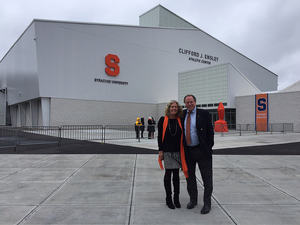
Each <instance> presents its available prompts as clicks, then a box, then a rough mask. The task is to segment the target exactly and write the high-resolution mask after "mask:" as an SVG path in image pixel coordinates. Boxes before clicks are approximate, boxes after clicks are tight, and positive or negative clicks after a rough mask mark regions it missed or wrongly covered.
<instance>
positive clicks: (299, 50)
mask: <svg viewBox="0 0 300 225" xmlns="http://www.w3.org/2000/svg"><path fill="white" fill-rule="evenodd" d="M0 3H1V4H0V59H2V58H3V57H4V55H5V54H6V53H7V52H8V50H9V49H10V47H11V46H12V45H13V44H14V43H15V41H16V40H17V39H18V38H19V37H20V35H21V34H22V33H23V32H24V30H25V29H26V28H27V27H28V25H29V24H30V23H31V22H32V20H33V19H34V18H36V19H51V20H64V21H79V22H96V23H107V24H124V25H138V24H139V16H140V15H142V14H143V13H145V12H147V11H148V10H150V9H152V8H154V7H155V6H157V5H158V4H160V5H162V6H164V7H165V8H167V9H169V10H170V11H172V12H173V13H175V14H177V15H178V16H180V17H181V18H183V19H185V20H187V21H188V22H190V23H192V24H193V25H195V26H197V27H198V28H200V29H201V30H203V31H204V32H206V33H208V34H210V35H211V36H213V37H215V38H216V39H218V40H220V41H221V42H223V43H225V44H226V45H228V46H230V47H231V48H233V49H235V50H236V51H238V52H240V53H241V54H243V55H245V56H246V57H248V58H250V59H252V60H254V61H255V62H257V63H258V64H260V65H262V66H263V67H265V68H267V69H268V70H270V71H272V72H273V73H275V74H277V75H278V84H279V86H278V90H281V89H283V88H285V87H287V86H289V85H291V84H293V83H295V82H297V81H299V80H300V0H114V1H107V0H0Z"/></svg>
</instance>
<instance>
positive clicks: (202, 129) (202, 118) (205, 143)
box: [182, 108, 214, 157]
mask: <svg viewBox="0 0 300 225" xmlns="http://www.w3.org/2000/svg"><path fill="white" fill-rule="evenodd" d="M186 113H187V110H184V111H183V122H182V124H183V129H185V128H184V120H185V116H186ZM196 128H197V134H198V138H199V143H200V149H201V150H202V151H204V153H205V155H206V156H207V157H212V147H213V146H214V129H213V126H212V120H211V116H210V114H209V112H208V111H206V110H203V109H198V108H197V109H196ZM183 134H184V145H185V148H186V147H187V144H186V140H185V131H184V132H183Z"/></svg>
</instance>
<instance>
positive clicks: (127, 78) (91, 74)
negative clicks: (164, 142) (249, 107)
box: [0, 5, 299, 126]
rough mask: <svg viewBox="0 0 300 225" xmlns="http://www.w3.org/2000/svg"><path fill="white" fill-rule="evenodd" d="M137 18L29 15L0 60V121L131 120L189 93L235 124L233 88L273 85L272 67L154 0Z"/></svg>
mask: <svg viewBox="0 0 300 225" xmlns="http://www.w3.org/2000/svg"><path fill="white" fill-rule="evenodd" d="M139 19H140V24H139V26H129V25H128V26H127V25H113V24H100V23H83V22H67V21H51V20H41V19H34V20H33V21H32V22H31V24H30V25H29V26H28V27H27V29H26V30H25V31H24V32H23V34H21V36H20V38H19V39H18V40H17V41H16V42H15V43H14V45H13V46H12V47H11V48H10V50H9V51H8V52H7V54H6V55H5V56H4V57H3V58H2V60H1V62H0V89H1V92H0V124H2V125H13V126H59V125H94V124H97V125H108V124H109V125H129V124H134V122H135V120H136V118H137V117H144V118H145V119H146V120H147V118H148V117H150V116H151V117H154V118H155V119H158V118H159V117H160V116H162V115H164V108H165V106H166V103H167V102H169V101H170V100H171V99H175V100H178V101H179V102H180V103H181V104H183V97H184V96H185V95H186V94H194V95H195V96H196V97H197V106H198V107H201V108H203V109H206V110H208V111H210V113H211V114H212V119H213V121H215V120H217V119H218V118H217V108H218V104H219V102H222V103H223V105H224V106H225V114H226V115H225V120H226V121H227V123H229V124H235V123H237V122H241V121H243V118H242V117H243V115H242V116H241V118H237V115H239V113H238V110H239V109H238V108H237V101H236V98H237V97H238V96H255V95H256V94H260V93H267V92H274V91H277V86H278V76H277V75H276V74H274V73H273V72H271V71H269V70H268V69H266V68H264V67H263V66H261V65H259V64H258V63H256V62H254V61H253V60H251V59H249V58H247V57H246V56H244V55H242V54H241V53H239V52H237V51H236V50H234V49H232V48H231V47H229V46H227V45H226V44H224V43H222V42H220V41H219V40H217V39H215V38H214V37H212V36H210V35H209V34H207V33H205V32H204V31H202V30H201V29H199V28H197V27H196V26H194V25H192V24H191V23H189V22H188V21H186V20H184V19H182V18H180V17H179V16H177V15H175V14H174V13H172V12H171V11H169V10H168V9H166V8H164V7H162V6H161V5H158V6H156V7H155V8H153V9H151V10H149V11H148V12H146V13H144V14H143V15H141V16H140V18H139ZM238 102H239V101H238ZM238 104H239V103H238ZM253 111H254V109H253ZM298 118H299V117H298ZM285 122H288V121H285ZM252 123H254V120H253V121H252Z"/></svg>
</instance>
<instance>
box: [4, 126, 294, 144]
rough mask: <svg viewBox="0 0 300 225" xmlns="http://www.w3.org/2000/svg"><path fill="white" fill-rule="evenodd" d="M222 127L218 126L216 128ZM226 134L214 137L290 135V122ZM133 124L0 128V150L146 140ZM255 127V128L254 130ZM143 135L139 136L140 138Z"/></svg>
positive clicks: (237, 128)
mask: <svg viewBox="0 0 300 225" xmlns="http://www.w3.org/2000/svg"><path fill="white" fill-rule="evenodd" d="M218 126H222V125H218ZM226 126H227V128H228V132H215V134H216V135H218V134H221V136H224V135H240V136H241V135H242V134H246V133H249V132H251V133H255V134H259V133H260V132H263V133H271V134H272V133H275V132H280V133H287V132H293V124H292V123H272V124H229V125H226ZM153 127H154V130H155V128H156V126H154V125H153V126H148V125H145V126H144V127H136V126H134V125H106V126H102V125H63V126H22V127H0V148H6V147H14V148H16V146H18V145H35V144H54V145H57V146H61V145H62V144H64V143H67V142H70V141H72V140H98V141H100V142H102V143H105V141H106V140H118V139H138V141H140V139H141V138H142V137H144V138H147V137H148V130H149V128H153ZM258 128H259V129H258ZM262 128H264V129H263V130H262ZM142 134H143V135H142Z"/></svg>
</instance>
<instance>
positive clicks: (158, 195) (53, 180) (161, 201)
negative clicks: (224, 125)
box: [0, 133, 300, 225]
mask: <svg viewBox="0 0 300 225" xmlns="http://www.w3.org/2000/svg"><path fill="white" fill-rule="evenodd" d="M215 140H216V145H215V148H214V149H225V148H228V147H229V146H230V147H243V146H256V145H266V146H268V145H270V144H282V143H289V142H300V134H299V133H298V134H293V133H291V134H272V135H271V134H266V135H252V134H249V135H245V136H225V137H221V136H219V135H216V138H215ZM129 142H130V143H129ZM129 142H127V141H126V142H125V141H122V143H119V142H114V144H125V145H130V146H138V147H146V148H149V149H157V144H156V141H155V140H148V139H142V140H141V141H140V142H137V141H136V140H131V141H129ZM111 144H113V142H111ZM115 148H118V146H117V145H116V147H115ZM299 151H300V145H299ZM0 156H1V158H0V224H30V225H33V224H81V225H82V224H87V225H88V224H147V225H149V224H156V225H158V224H164V225H165V224H272V225H274V224H297V225H298V224H300V188H299V186H300V164H299V161H300V155H285V156H282V155H277V156H275V155H267V156H261V155H214V156H213V163H214V193H213V202H212V203H213V204H212V210H211V212H210V213H209V214H207V215H202V214H200V213H199V212H200V209H201V207H202V203H201V202H199V204H198V205H197V206H196V207H195V208H194V209H191V210H188V209H186V204H187V203H188V201H189V197H188V194H187V192H186V182H185V179H184V176H183V173H180V176H181V194H180V200H181V204H182V208H181V209H175V210H171V209H169V208H168V207H167V206H166V205H165V194H164V188H163V182H162V180H163V174H164V171H162V170H161V169H160V168H159V166H158V163H157V155H155V154H80V155H79V154H1V155H0ZM198 174H199V173H198ZM198 188H199V194H200V196H199V199H201V195H202V193H203V189H202V185H201V179H200V180H199V187H198Z"/></svg>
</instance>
